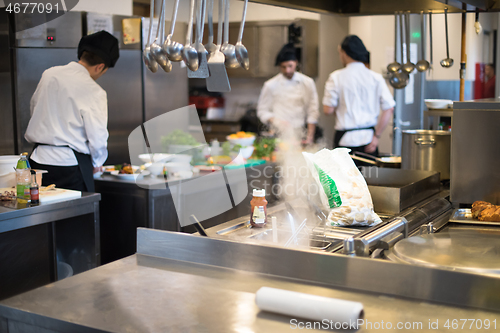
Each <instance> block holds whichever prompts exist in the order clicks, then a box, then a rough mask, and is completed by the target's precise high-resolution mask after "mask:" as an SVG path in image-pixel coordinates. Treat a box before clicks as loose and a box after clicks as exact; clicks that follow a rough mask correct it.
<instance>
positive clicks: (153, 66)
mask: <svg viewBox="0 0 500 333" xmlns="http://www.w3.org/2000/svg"><path fill="white" fill-rule="evenodd" d="M154 8H155V7H154V0H151V10H150V16H149V33H148V42H147V43H146V47H144V51H142V59H143V61H144V64H145V65H146V67H147V68H148V69H149V70H150V71H151V72H153V73H156V72H157V71H158V63H157V62H156V60H155V58H154V56H153V54H152V53H151V48H150V43H151V34H152V33H153V21H154V11H155V9H154Z"/></svg>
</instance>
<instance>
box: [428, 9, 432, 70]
mask: <svg viewBox="0 0 500 333" xmlns="http://www.w3.org/2000/svg"><path fill="white" fill-rule="evenodd" d="M429 52H430V61H431V65H432V12H429Z"/></svg>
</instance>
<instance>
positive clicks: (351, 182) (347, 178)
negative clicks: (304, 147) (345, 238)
mask: <svg viewBox="0 0 500 333" xmlns="http://www.w3.org/2000/svg"><path fill="white" fill-rule="evenodd" d="M349 151H350V149H348V148H336V149H334V150H328V149H322V150H320V151H318V152H317V153H315V154H310V153H305V152H304V153H302V154H303V155H304V158H305V159H306V161H307V166H308V169H309V170H310V171H311V173H312V176H313V179H314V181H315V183H316V185H317V187H318V194H319V196H320V201H321V204H322V206H323V207H322V208H323V209H326V210H329V211H330V213H329V214H328V222H327V223H328V224H329V225H332V226H346V225H362V226H367V225H375V224H377V223H380V222H382V220H381V219H380V217H379V216H378V215H377V214H376V213H375V212H374V211H373V201H372V197H371V195H370V191H369V190H368V185H366V181H365V179H364V177H363V175H362V174H361V172H360V171H359V170H358V168H357V167H356V164H354V161H353V160H352V158H351V157H350V156H349Z"/></svg>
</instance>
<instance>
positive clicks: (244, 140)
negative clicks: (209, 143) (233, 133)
mask: <svg viewBox="0 0 500 333" xmlns="http://www.w3.org/2000/svg"><path fill="white" fill-rule="evenodd" d="M226 139H227V141H229V142H231V143H232V144H233V145H240V146H242V147H246V146H251V145H253V142H254V141H255V136H252V137H249V138H240V139H230V138H229V136H227V137H226Z"/></svg>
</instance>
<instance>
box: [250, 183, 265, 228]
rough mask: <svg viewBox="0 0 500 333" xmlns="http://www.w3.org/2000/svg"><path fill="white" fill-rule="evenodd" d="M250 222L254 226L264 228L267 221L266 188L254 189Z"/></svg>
mask: <svg viewBox="0 0 500 333" xmlns="http://www.w3.org/2000/svg"><path fill="white" fill-rule="evenodd" d="M250 205H251V207H252V208H251V209H252V210H251V213H250V224H251V225H252V227H256V228H262V227H264V226H265V225H266V223H267V200H266V190H257V189H254V190H253V199H252V201H250Z"/></svg>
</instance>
